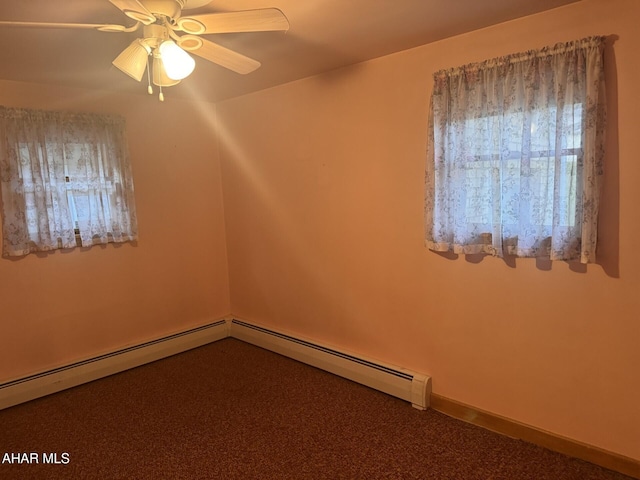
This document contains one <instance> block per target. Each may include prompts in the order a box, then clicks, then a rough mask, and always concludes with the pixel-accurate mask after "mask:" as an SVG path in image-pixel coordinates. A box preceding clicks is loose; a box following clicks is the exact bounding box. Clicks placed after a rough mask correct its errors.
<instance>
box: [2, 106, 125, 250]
mask: <svg viewBox="0 0 640 480" xmlns="http://www.w3.org/2000/svg"><path fill="white" fill-rule="evenodd" d="M0 189H1V191H2V224H3V229H2V235H3V256H21V255H26V254H28V253H31V252H36V251H47V250H52V249H57V248H72V247H76V246H77V245H81V246H90V245H94V244H100V243H107V242H125V241H131V240H136V239H137V222H136V213H135V202H134V196H133V180H132V177H131V168H130V164H129V155H128V149H127V143H126V138H125V123H124V119H122V118H120V117H115V116H108V115H94V114H75V113H67V112H46V111H37V110H26V109H14V108H5V107H0Z"/></svg>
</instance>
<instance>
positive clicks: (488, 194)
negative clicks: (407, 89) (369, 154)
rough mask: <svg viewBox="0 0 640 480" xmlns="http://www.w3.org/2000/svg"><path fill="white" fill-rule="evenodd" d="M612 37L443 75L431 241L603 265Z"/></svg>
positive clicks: (433, 115) (432, 144) (438, 88)
mask: <svg viewBox="0 0 640 480" xmlns="http://www.w3.org/2000/svg"><path fill="white" fill-rule="evenodd" d="M604 42H605V38H604V37H589V38H586V39H582V40H578V41H574V42H568V43H563V44H558V45H555V46H554V47H548V48H544V49H542V50H539V51H530V52H525V53H521V54H516V55H510V56H506V57H502V58H496V59H493V60H488V61H486V62H482V63H476V64H471V65H466V66H463V67H459V68H454V69H450V70H443V71H440V72H437V73H435V74H434V87H433V93H432V97H431V111H430V116H429V137H430V138H429V143H428V148H427V167H426V177H425V183H426V184H425V191H426V203H425V223H426V245H427V247H428V248H430V249H432V250H435V251H439V252H447V251H448V252H454V253H463V254H467V253H488V254H492V255H497V256H503V255H505V254H510V255H517V256H521V257H546V258H550V259H552V260H567V261H576V260H577V261H580V262H582V263H590V262H593V261H595V249H596V240H597V217H598V204H599V195H600V183H601V182H600V180H601V176H602V172H603V158H604V123H605V116H606V115H605V106H606V104H605V94H604V73H603V49H604Z"/></svg>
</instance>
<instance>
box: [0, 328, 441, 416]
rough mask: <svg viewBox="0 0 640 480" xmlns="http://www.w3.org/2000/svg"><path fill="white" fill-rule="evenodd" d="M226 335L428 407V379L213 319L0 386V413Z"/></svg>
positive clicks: (286, 336) (307, 342)
mask: <svg viewBox="0 0 640 480" xmlns="http://www.w3.org/2000/svg"><path fill="white" fill-rule="evenodd" d="M229 336H231V337H233V338H236V339H238V340H242V341H245V342H247V343H251V344H253V345H256V346H259V347H262V348H265V349H267V350H271V351H273V352H276V353H279V354H281V355H284V356H286V357H290V358H293V359H295V360H298V361H300V362H303V363H306V364H308V365H312V366H314V367H317V368H320V369H322V370H326V371H328V372H331V373H333V374H335V375H339V376H341V377H344V378H348V379H349V380H352V381H355V382H357V383H361V384H363V385H366V386H368V387H371V388H374V389H376V390H379V391H381V392H384V393H387V394H389V395H393V396H395V397H398V398H401V399H403V400H406V401H408V402H410V403H411V405H413V406H414V407H415V408H417V409H420V410H424V409H426V408H428V407H429V402H430V397H431V378H430V377H429V376H427V375H423V374H420V373H417V372H412V371H409V370H406V369H403V368H399V367H396V366H392V365H385V364H382V363H380V362H377V361H375V360H370V359H366V358H362V357H358V356H356V355H353V354H350V353H347V352H341V351H339V350H337V349H335V348H331V347H328V346H325V345H320V344H318V343H315V342H312V341H310V340H306V339H301V338H297V337H294V336H292V335H289V334H285V333H282V332H278V331H276V330H272V329H267V328H265V327H261V326H258V325H256V324H252V323H249V322H246V321H243V320H237V319H234V320H218V321H216V322H213V323H210V324H207V325H203V326H201V327H197V328H193V329H190V330H186V331H184V332H180V333H176V334H174V335H169V336H166V337H163V338H159V339H156V340H152V341H149V342H145V343H142V344H139V345H135V346H132V347H127V348H123V349H120V350H116V351H114V352H111V353H107V354H105V355H100V356H97V357H93V358H90V359H86V360H82V361H79V362H75V363H72V364H69V365H65V366H62V367H59V368H54V369H52V370H47V371H45V372H40V373H37V374H34V375H29V376H26V377H23V378H19V379H16V380H12V381H8V382H5V383H2V384H0V410H1V409H3V408H8V407H11V406H13V405H17V404H19V403H24V402H27V401H29V400H34V399H36V398H39V397H43V396H45V395H49V394H52V393H56V392H59V391H61V390H64V389H67V388H72V387H75V386H77V385H81V384H83V383H87V382H91V381H93V380H97V379H99V378H103V377H106V376H109V375H113V374H115V373H119V372H122V371H125V370H128V369H130V368H135V367H138V366H140V365H144V364H146V363H151V362H154V361H156V360H160V359H162V358H165V357H169V356H171V355H175V354H178V353H182V352H185V351H187V350H190V349H192V348H197V347H200V346H202V345H206V344H208V343H212V342H215V341H217V340H221V339H223V338H226V337H229Z"/></svg>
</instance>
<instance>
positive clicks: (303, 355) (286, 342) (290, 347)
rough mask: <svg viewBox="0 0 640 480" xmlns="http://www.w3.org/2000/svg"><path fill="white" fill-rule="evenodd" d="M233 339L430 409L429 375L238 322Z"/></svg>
mask: <svg viewBox="0 0 640 480" xmlns="http://www.w3.org/2000/svg"><path fill="white" fill-rule="evenodd" d="M231 336H232V337H233V338H237V339H239V340H242V341H245V342H247V343H251V344H254V345H257V346H259V347H262V348H265V349H267V350H271V351H273V352H276V353H279V354H281V355H284V356H286V357H290V358H293V359H295V360H298V361H300V362H303V363H306V364H308V365H312V366H314V367H317V368H320V369H322V370H326V371H328V372H331V373H333V374H336V375H339V376H341V377H344V378H348V379H349V380H353V381H355V382H357V383H361V384H363V385H366V386H368V387H371V388H374V389H376V390H379V391H381V392H384V393H387V394H389V395H393V396H394V397H398V398H401V399H403V400H406V401H408V402H411V405H412V406H413V407H415V408H417V409H419V410H425V409H426V408H428V407H429V401H430V397H431V378H430V377H429V376H427V375H424V374H421V373H417V372H412V371H409V370H406V369H404V368H399V367H396V366H392V365H385V364H382V363H380V362H377V361H375V360H370V359H366V358H362V357H359V356H356V355H352V354H349V353H345V352H341V351H338V350H336V349H334V348H331V347H328V346H323V345H320V344H318V343H315V342H311V341H309V340H304V339H300V338H297V337H294V336H292V335H288V334H285V333H281V332H277V331H275V330H271V329H267V328H264V327H260V326H257V325H255V324H252V323H249V322H245V321H242V320H237V319H234V320H232V321H231Z"/></svg>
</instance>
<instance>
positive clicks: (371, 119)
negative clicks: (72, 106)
mask: <svg viewBox="0 0 640 480" xmlns="http://www.w3.org/2000/svg"><path fill="white" fill-rule="evenodd" d="M639 20H640V2H638V1H637V0H583V1H582V2H578V3H575V4H572V5H569V6H567V7H563V8H560V9H557V10H553V11H549V12H546V13H543V14H540V15H535V16H531V17H528V18H524V19H519V20H516V21H512V22H508V23H505V24H501V25H497V26H494V27H491V28H487V29H483V30H479V31H475V32H472V33H469V34H466V35H462V36H458V37H455V38H451V39H448V40H445V41H441V42H437V43H434V44H429V45H425V46H422V47H419V48H416V49H412V50H409V51H405V52H401V53H398V54H394V55H391V56H388V57H384V58H380V59H377V60H374V61H370V62H366V63H363V64H359V65H356V66H353V67H350V68H345V69H341V70H338V71H334V72H332V73H329V74H325V75H321V76H317V77H313V78H308V79H305V80H301V81H297V82H294V83H290V84H287V85H284V86H281V87H276V88H273V89H269V90H265V91H262V92H258V93H255V94H251V95H247V96H244V97H241V98H237V99H232V100H228V101H226V102H223V103H220V104H218V105H217V107H218V114H219V118H218V121H219V133H220V145H221V162H222V173H223V187H224V200H225V216H226V222H227V223H226V225H227V235H228V237H227V238H228V250H229V275H230V287H231V311H232V313H233V314H234V315H235V316H236V317H238V318H244V319H247V320H251V321H255V322H257V323H261V324H263V325H266V326H271V327H273V328H279V329H282V330H286V331H289V332H292V333H296V334H299V335H303V336H305V337H310V338H312V339H315V340H317V341H321V342H325V343H328V344H331V345H335V346H338V347H342V348H345V349H348V350H350V351H354V352H359V353H361V354H363V355H367V356H369V357H373V358H378V359H380V360H382V361H386V362H389V363H393V364H396V365H400V366H404V367H408V368H411V369H414V370H417V371H421V372H424V373H427V374H430V375H432V378H433V390H434V392H435V393H437V394H440V395H443V396H446V397H449V398H451V399H455V400H458V401H461V402H464V403H467V404H470V405H473V406H475V407H478V408H481V409H484V410H488V411H491V412H494V413H496V414H499V415H503V416H506V417H509V418H511V419H514V420H517V421H520V422H523V423H526V424H529V425H533V426H535V427H538V428H541V429H544V430H547V431H550V432H553V433H556V434H560V435H564V436H567V437H570V438H572V439H575V440H578V441H582V442H585V443H588V444H591V445H595V446H598V447H601V448H604V449H607V450H610V451H613V452H617V453H619V454H622V455H626V456H629V457H632V458H635V459H640V407H639V406H640V382H639V381H638V379H639V378H640V377H639V376H638V367H639V366H640V348H639V346H638V345H639V343H640V255H639V254H638V253H637V252H635V251H634V246H635V243H637V239H638V238H640V222H639V221H638V209H639V205H640V188H639V187H638V186H639V185H640V162H639V161H638V158H637V157H638V154H637V152H638V150H639V149H640V135H639V134H638V125H639V123H638V112H640V95H639V94H638V92H639V91H640V90H639V86H640V61H639V58H640V57H639V56H638V52H640V34H639V33H638V32H639V30H638V27H637V26H638V21H639ZM589 35H615V36H616V38H615V41H613V42H612V46H611V47H610V48H609V49H608V51H607V58H606V61H607V65H608V66H607V81H608V82H609V93H610V102H609V103H610V123H609V137H610V144H609V154H608V157H607V171H606V180H605V189H604V200H603V205H602V218H601V229H600V258H601V260H600V264H599V265H591V266H589V267H588V268H586V269H580V268H575V267H572V266H570V265H568V264H565V263H561V262H556V263H553V264H544V263H537V262H536V261H535V260H529V259H519V260H517V261H515V264H507V263H505V262H504V261H502V260H500V259H496V258H490V257H489V258H484V259H483V260H482V261H471V259H465V258H464V257H460V258H457V259H449V258H445V257H443V256H439V255H437V254H435V253H432V252H429V251H428V250H426V249H425V247H424V246H423V230H424V229H423V224H422V218H423V171H424V161H425V159H424V157H425V148H426V138H427V136H426V121H427V108H428V101H429V95H430V91H431V76H432V74H433V72H434V71H436V70H439V69H441V68H447V67H452V66H456V65H461V64H464V63H468V62H473V61H480V60H483V59H487V58H491V57H495V56H500V55H505V54H509V53H514V52H518V51H523V50H527V49H531V48H540V47H543V46H546V45H551V44H554V43H556V42H561V41H568V40H573V39H577V38H581V37H585V36H589ZM139 176H140V175H139Z"/></svg>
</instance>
